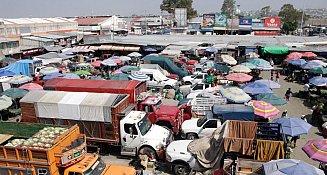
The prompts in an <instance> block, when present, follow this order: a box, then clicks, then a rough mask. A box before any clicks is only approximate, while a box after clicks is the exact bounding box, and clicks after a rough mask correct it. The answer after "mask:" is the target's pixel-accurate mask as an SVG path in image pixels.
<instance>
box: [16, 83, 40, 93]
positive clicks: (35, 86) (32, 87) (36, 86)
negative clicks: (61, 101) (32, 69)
mask: <svg viewBox="0 0 327 175" xmlns="http://www.w3.org/2000/svg"><path fill="white" fill-rule="evenodd" d="M19 89H25V90H28V91H34V90H43V87H42V86H41V85H39V84H36V83H27V84H24V85H22V86H20V87H19Z"/></svg>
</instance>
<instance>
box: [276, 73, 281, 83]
mask: <svg viewBox="0 0 327 175" xmlns="http://www.w3.org/2000/svg"><path fill="white" fill-rule="evenodd" d="M279 78H280V72H279V71H277V73H276V82H277V83H279Z"/></svg>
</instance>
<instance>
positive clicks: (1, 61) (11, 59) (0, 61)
mask: <svg viewBox="0 0 327 175" xmlns="http://www.w3.org/2000/svg"><path fill="white" fill-rule="evenodd" d="M13 61H16V59H15V58H10V57H6V58H4V59H2V60H0V63H10V62H13Z"/></svg>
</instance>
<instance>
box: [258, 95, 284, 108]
mask: <svg viewBox="0 0 327 175" xmlns="http://www.w3.org/2000/svg"><path fill="white" fill-rule="evenodd" d="M255 99H256V100H261V101H265V102H267V103H270V104H272V105H274V106H282V105H285V104H286V103H287V102H286V100H285V99H283V98H281V97H280V96H278V95H276V94H273V93H271V94H258V95H256V96H255Z"/></svg>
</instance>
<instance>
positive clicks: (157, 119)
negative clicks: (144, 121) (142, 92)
mask: <svg viewBox="0 0 327 175" xmlns="http://www.w3.org/2000/svg"><path fill="white" fill-rule="evenodd" d="M138 110H139V111H144V112H146V113H147V114H148V117H149V119H150V121H151V123H153V124H157V125H160V126H163V127H166V128H167V129H170V130H172V131H173V132H174V133H176V134H178V133H179V131H180V127H181V125H182V123H183V121H184V119H183V116H182V114H181V111H180V109H179V108H178V107H176V106H165V105H162V101H161V97H154V96H148V97H146V98H145V99H144V100H143V101H141V102H140V103H139V104H138Z"/></svg>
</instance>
